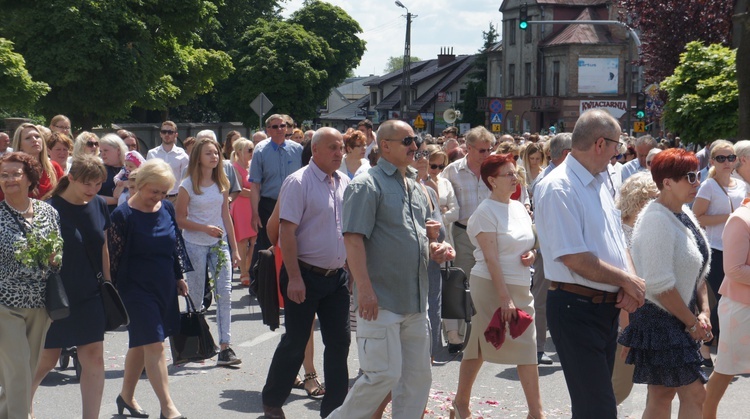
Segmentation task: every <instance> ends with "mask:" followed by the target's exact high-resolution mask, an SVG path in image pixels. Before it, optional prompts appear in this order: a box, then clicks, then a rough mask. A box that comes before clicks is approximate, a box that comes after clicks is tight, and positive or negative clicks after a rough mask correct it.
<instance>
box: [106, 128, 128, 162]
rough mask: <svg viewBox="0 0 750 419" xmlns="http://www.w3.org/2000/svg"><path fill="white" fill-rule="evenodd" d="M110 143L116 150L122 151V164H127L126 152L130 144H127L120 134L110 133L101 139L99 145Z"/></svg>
mask: <svg viewBox="0 0 750 419" xmlns="http://www.w3.org/2000/svg"><path fill="white" fill-rule="evenodd" d="M103 145H108V146H110V147H112V148H114V149H116V150H119V151H120V165H124V164H125V154H127V152H128V146H126V145H125V141H122V138H120V136H119V135H117V134H113V133H109V134H107V135H105V136H103V137H102V138H100V139H99V147H101V146H103Z"/></svg>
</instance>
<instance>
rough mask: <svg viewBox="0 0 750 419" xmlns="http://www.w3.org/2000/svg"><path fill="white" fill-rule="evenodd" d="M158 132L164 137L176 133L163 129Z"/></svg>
mask: <svg viewBox="0 0 750 419" xmlns="http://www.w3.org/2000/svg"><path fill="white" fill-rule="evenodd" d="M159 132H160V133H162V134H165V135H172V134H174V133H176V132H177V131H172V130H171V129H163V130H161V131H159Z"/></svg>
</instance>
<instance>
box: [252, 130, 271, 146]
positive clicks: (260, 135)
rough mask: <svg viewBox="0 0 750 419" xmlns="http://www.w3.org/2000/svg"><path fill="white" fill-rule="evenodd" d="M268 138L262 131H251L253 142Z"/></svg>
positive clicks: (256, 142)
mask: <svg viewBox="0 0 750 419" xmlns="http://www.w3.org/2000/svg"><path fill="white" fill-rule="evenodd" d="M266 138H268V135H266V133H265V132H263V131H255V132H254V133H253V144H258V143H259V142H261V141H263V140H265V139H266Z"/></svg>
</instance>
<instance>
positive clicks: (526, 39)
mask: <svg viewBox="0 0 750 419" xmlns="http://www.w3.org/2000/svg"><path fill="white" fill-rule="evenodd" d="M529 20H531V19H529ZM533 27H534V25H529V26H528V27H527V28H526V30H525V31H523V42H524V43H526V44H530V43H531V28H533Z"/></svg>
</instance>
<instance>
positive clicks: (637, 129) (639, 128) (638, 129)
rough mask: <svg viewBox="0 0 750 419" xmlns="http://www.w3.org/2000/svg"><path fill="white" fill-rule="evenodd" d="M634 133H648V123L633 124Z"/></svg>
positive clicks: (638, 122)
mask: <svg viewBox="0 0 750 419" xmlns="http://www.w3.org/2000/svg"><path fill="white" fill-rule="evenodd" d="M633 131H635V132H646V122H644V121H637V122H634V123H633Z"/></svg>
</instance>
